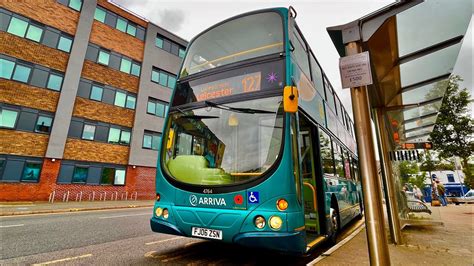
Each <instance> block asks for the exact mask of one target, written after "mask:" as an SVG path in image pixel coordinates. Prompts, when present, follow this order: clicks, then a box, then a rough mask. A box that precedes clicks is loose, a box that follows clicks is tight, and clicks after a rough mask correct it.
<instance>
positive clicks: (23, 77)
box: [12, 64, 31, 83]
mask: <svg viewBox="0 0 474 266" xmlns="http://www.w3.org/2000/svg"><path fill="white" fill-rule="evenodd" d="M30 73H31V67H27V66H22V65H19V64H17V65H16V67H15V72H14V73H13V77H12V79H13V80H16V81H20V82H24V83H28V79H29V78H30Z"/></svg>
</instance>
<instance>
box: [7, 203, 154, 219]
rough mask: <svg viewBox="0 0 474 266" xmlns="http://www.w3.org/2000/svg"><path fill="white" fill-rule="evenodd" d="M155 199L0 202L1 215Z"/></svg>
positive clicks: (134, 205)
mask: <svg viewBox="0 0 474 266" xmlns="http://www.w3.org/2000/svg"><path fill="white" fill-rule="evenodd" d="M153 203H154V201H153V200H128V201H81V202H76V201H71V202H55V203H48V202H0V216H10V215H26V214H39V213H63V212H77V211H92V210H106V209H123V208H140V207H151V206H153Z"/></svg>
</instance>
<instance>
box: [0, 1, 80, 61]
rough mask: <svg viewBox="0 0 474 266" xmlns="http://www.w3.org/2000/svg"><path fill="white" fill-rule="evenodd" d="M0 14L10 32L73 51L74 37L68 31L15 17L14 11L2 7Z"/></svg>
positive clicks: (49, 45) (56, 47) (63, 49)
mask: <svg viewBox="0 0 474 266" xmlns="http://www.w3.org/2000/svg"><path fill="white" fill-rule="evenodd" d="M0 14H1V15H2V23H5V30H6V31H7V32H8V33H11V34H13V35H16V36H19V37H22V38H26V39H28V40H31V41H34V42H38V43H41V44H43V45H46V46H48V47H51V48H54V49H58V50H61V51H64V52H67V53H69V52H70V51H71V46H72V41H73V39H74V38H73V37H72V36H71V35H69V34H68V33H65V32H62V31H59V30H57V29H54V28H52V27H50V26H43V25H42V24H41V23H38V22H36V21H34V20H32V19H28V18H25V17H22V16H19V15H16V17H14V16H13V14H14V13H12V12H10V11H7V10H5V9H1V8H0ZM19 17H21V18H19ZM2 28H3V27H2Z"/></svg>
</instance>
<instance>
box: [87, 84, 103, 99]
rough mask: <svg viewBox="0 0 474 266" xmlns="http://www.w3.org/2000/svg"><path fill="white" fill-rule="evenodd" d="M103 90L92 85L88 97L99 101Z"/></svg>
mask: <svg viewBox="0 0 474 266" xmlns="http://www.w3.org/2000/svg"><path fill="white" fill-rule="evenodd" d="M103 91H104V90H103V89H102V88H101V87H97V86H92V90H91V96H90V99H91V100H95V101H99V102H100V101H102V92H103Z"/></svg>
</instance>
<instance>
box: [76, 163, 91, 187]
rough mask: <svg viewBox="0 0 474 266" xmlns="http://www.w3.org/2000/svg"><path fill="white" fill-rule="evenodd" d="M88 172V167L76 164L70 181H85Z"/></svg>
mask: <svg viewBox="0 0 474 266" xmlns="http://www.w3.org/2000/svg"><path fill="white" fill-rule="evenodd" d="M88 174H89V168H88V167H80V166H76V167H75V168H74V174H73V175H72V183H86V182H87V175H88Z"/></svg>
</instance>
